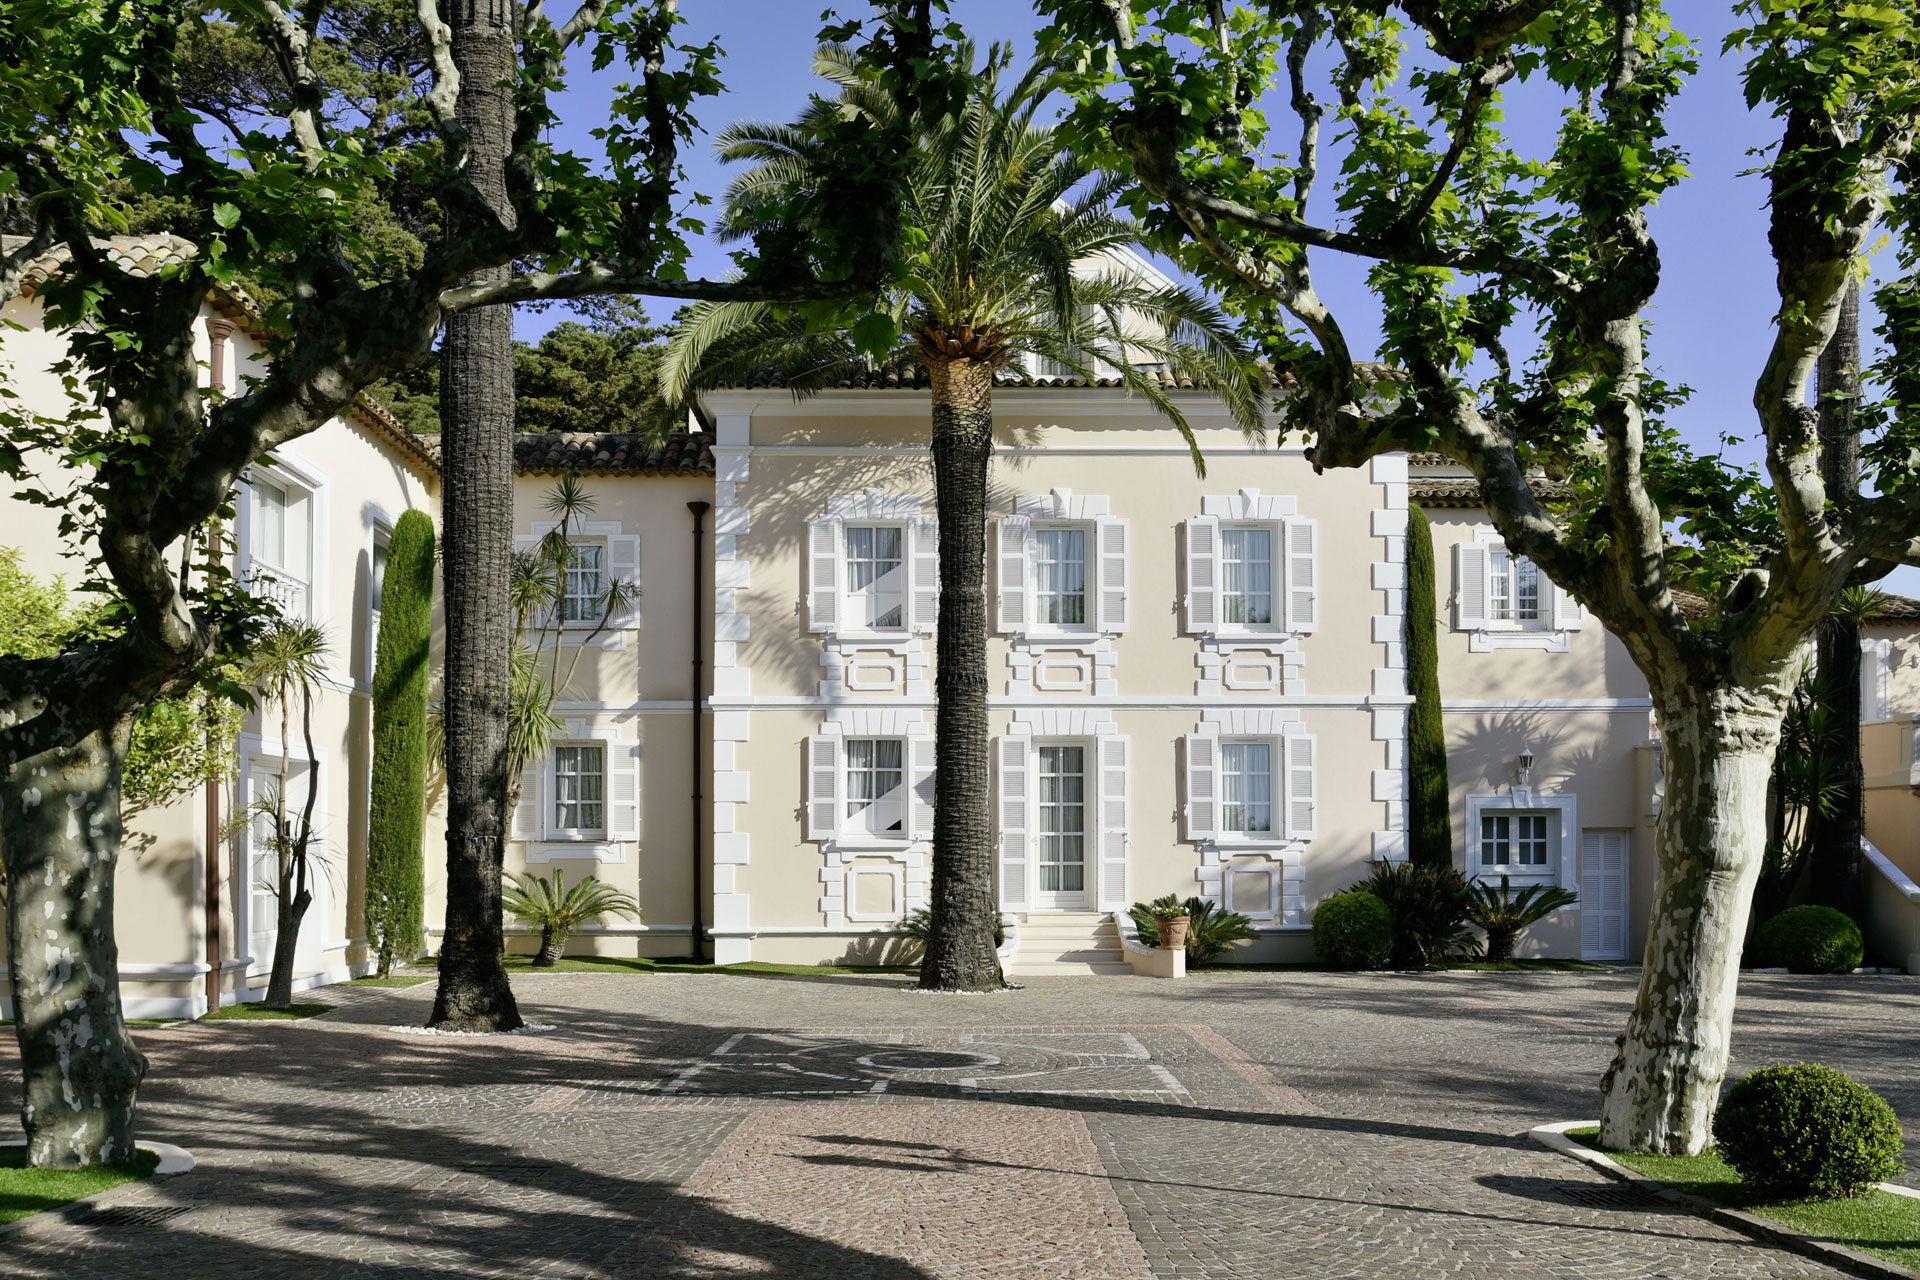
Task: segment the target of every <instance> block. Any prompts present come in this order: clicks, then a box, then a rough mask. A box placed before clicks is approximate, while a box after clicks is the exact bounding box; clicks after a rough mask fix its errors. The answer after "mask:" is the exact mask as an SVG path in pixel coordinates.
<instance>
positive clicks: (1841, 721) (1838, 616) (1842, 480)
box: [1809, 280, 1866, 919]
mask: <svg viewBox="0 0 1920 1280" xmlns="http://www.w3.org/2000/svg"><path fill="white" fill-rule="evenodd" d="M1819 387H1820V472H1821V479H1822V480H1824V481H1825V482H1826V486H1827V500H1828V502H1829V503H1831V504H1832V506H1833V507H1834V508H1835V509H1837V510H1839V511H1841V512H1845V511H1847V510H1848V509H1850V508H1851V507H1852V506H1853V504H1854V500H1855V499H1856V498H1858V497H1859V496H1860V437H1859V435H1858V434H1856V432H1857V428H1856V427H1855V425H1854V420H1853V418H1854V406H1856V405H1857V404H1859V402H1860V282H1859V281H1858V280H1855V281H1854V282H1853V283H1851V284H1849V285H1848V286H1847V292H1846V294H1845V296H1844V297H1843V298H1842V300H1841V304H1840V323H1839V326H1838V327H1837V328H1835V329H1834V332H1833V339H1832V341H1830V342H1828V343H1827V349H1826V351H1825V352H1824V353H1822V355H1821V357H1820V380H1819ZM1817 643H1818V644H1819V648H1820V673H1821V675H1822V676H1824V677H1825V681H1824V683H1825V684H1826V685H1827V687H1828V691H1829V692H1830V693H1831V695H1832V697H1833V705H1832V707H1831V708H1830V714H1831V715H1832V716H1833V719H1834V727H1835V731H1834V732H1833V733H1832V734H1830V735H1829V736H1828V740H1827V742H1826V743H1825V744H1824V745H1823V746H1822V748H1821V749H1822V750H1823V751H1826V752H1828V753H1829V754H1830V757H1831V764H1832V768H1831V770H1829V771H1828V772H1829V773H1830V774H1831V776H1832V777H1833V779H1834V781H1835V783H1836V784H1837V786H1838V791H1839V794H1838V795H1837V796H1836V797H1835V798H1834V803H1833V807H1832V809H1831V810H1830V811H1829V812H1826V813H1822V812H1821V811H1820V808H1819V806H1817V805H1816V806H1815V807H1814V809H1813V811H1812V813H1811V814H1810V815H1809V822H1810V823H1811V825H1812V835H1813V900H1814V901H1815V902H1817V903H1819V904H1820V905H1821V906H1823V907H1834V908H1836V909H1838V910H1840V911H1844V912H1846V913H1847V914H1848V915H1850V916H1853V917H1854V918H1855V919H1858V918H1859V916H1860V841H1861V838H1862V837H1864V836H1865V835H1866V774H1865V771H1864V769H1863V768H1862V766H1861V762H1860V720H1861V710H1862V709H1861V706H1860V621H1859V619H1858V618H1856V617H1854V616H1853V615H1852V614H1850V613H1844V612H1836V613H1835V614H1834V616H1832V617H1830V618H1828V619H1827V620H1826V622H1825V623H1824V624H1822V625H1821V627H1820V630H1819V633H1818V641H1817Z"/></svg>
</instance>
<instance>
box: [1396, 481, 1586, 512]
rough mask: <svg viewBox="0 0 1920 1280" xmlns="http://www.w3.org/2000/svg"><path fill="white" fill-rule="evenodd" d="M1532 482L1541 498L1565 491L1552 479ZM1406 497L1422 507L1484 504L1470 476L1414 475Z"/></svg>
mask: <svg viewBox="0 0 1920 1280" xmlns="http://www.w3.org/2000/svg"><path fill="white" fill-rule="evenodd" d="M1532 484H1533V491H1534V493H1535V494H1537V495H1538V496H1540V497H1542V498H1557V497H1559V496H1561V495H1562V494H1563V493H1565V492H1566V490H1565V487H1564V486H1562V485H1559V484H1557V483H1555V482H1554V481H1552V480H1544V479H1536V480H1534V481H1532ZM1407 497H1408V498H1410V499H1411V500H1412V501H1414V502H1417V503H1419V504H1420V505H1421V506H1423V507H1478V506H1483V505H1485V503H1484V502H1483V500H1482V499H1481V497H1480V482H1479V481H1478V480H1475V479H1474V478H1473V477H1471V476H1462V477H1459V478H1457V479H1456V478H1451V477H1449V478H1447V479H1438V480H1423V479H1419V478H1417V477H1416V478H1414V479H1413V480H1412V481H1411V482H1410V483H1409V484H1408V485H1407Z"/></svg>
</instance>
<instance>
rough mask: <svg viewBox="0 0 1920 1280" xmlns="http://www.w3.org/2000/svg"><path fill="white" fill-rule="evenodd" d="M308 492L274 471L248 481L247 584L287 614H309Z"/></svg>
mask: <svg viewBox="0 0 1920 1280" xmlns="http://www.w3.org/2000/svg"><path fill="white" fill-rule="evenodd" d="M314 513H315V502H314V497H313V493H312V492H311V491H310V490H308V489H307V488H306V487H304V486H302V485H300V484H297V483H294V482H292V481H290V480H287V479H285V478H283V477H282V476H280V475H279V474H277V473H275V474H267V473H264V472H261V471H255V472H254V473H253V474H252V475H251V476H250V477H249V478H248V481H247V502H246V521H247V529H246V538H245V543H246V552H247V561H248V566H247V584H248V586H247V589H248V590H249V591H251V592H252V593H253V594H254V595H256V596H261V597H264V598H266V599H269V600H272V601H273V602H274V603H275V604H277V605H278V606H279V607H280V611H281V613H283V614H285V615H286V616H288V617H291V618H308V617H311V616H312V603H311V602H312V598H313V590H314V585H313V551H314V544H315V535H314V529H313V520H314Z"/></svg>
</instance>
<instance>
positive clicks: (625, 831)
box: [606, 738, 640, 840]
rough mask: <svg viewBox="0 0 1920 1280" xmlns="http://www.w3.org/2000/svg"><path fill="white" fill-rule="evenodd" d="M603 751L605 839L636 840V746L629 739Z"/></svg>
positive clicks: (637, 814) (637, 745) (610, 745)
mask: <svg viewBox="0 0 1920 1280" xmlns="http://www.w3.org/2000/svg"><path fill="white" fill-rule="evenodd" d="M606 748H607V799H608V803H607V838H608V839H610V840H638V839H639V838H640V744H639V743H638V742H635V741H634V740H632V739H631V738H629V739H626V740H623V741H618V742H609V743H607V744H606Z"/></svg>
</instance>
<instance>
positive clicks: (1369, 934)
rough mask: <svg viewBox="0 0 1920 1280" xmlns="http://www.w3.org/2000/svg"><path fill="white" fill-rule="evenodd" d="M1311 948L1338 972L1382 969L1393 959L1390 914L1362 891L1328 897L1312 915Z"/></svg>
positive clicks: (1377, 900)
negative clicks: (1340, 969) (1334, 966)
mask: <svg viewBox="0 0 1920 1280" xmlns="http://www.w3.org/2000/svg"><path fill="white" fill-rule="evenodd" d="M1313 949H1314V951H1315V952H1317V953H1318V954H1319V956H1320V959H1321V960H1323V961H1324V962H1326V963H1327V964H1331V965H1337V966H1338V967H1340V968H1342V969H1384V968H1385V967H1386V965H1387V961H1389V960H1390V959H1392V958H1393V911H1392V910H1391V909H1390V908H1389V907H1388V906H1387V904H1386V903H1384V902H1382V901H1381V900H1380V899H1378V898H1376V897H1374V896H1373V895H1372V894H1370V893H1367V892H1365V891H1356V892H1352V893H1343V894H1340V895H1339V896H1337V897H1333V898H1328V899H1327V900H1326V901H1325V902H1323V903H1321V904H1320V909H1319V910H1317V911H1315V912H1314V913H1313Z"/></svg>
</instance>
